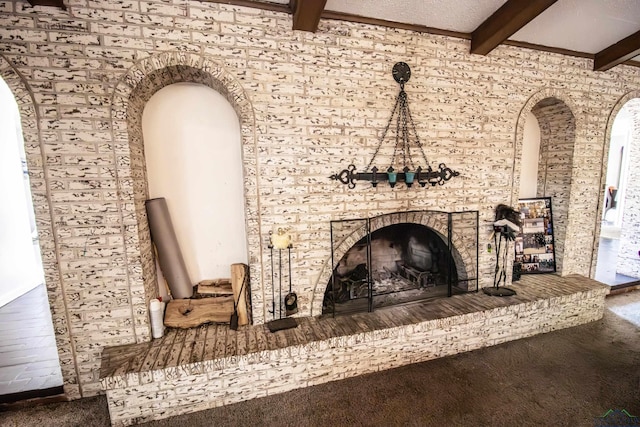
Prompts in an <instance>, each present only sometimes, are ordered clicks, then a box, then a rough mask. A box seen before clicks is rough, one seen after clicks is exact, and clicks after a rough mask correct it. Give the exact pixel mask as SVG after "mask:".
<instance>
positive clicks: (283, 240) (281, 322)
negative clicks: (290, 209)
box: [267, 227, 298, 332]
mask: <svg viewBox="0 0 640 427" xmlns="http://www.w3.org/2000/svg"><path fill="white" fill-rule="evenodd" d="M270 239H271V244H270V245H269V249H270V250H271V311H270V313H271V314H273V320H272V321H271V322H268V323H267V327H268V328H269V330H270V331H271V332H276V331H280V330H283V329H290V328H295V327H297V326H298V323H297V322H296V319H295V318H293V317H282V313H283V310H282V305H283V302H284V308H285V315H286V316H291V315H293V314H295V313H297V312H298V295H296V293H295V292H293V291H292V290H291V249H292V248H293V246H292V244H291V236H290V235H289V234H287V233H286V232H285V230H284V229H283V228H281V227H279V228H278V230H277V231H276V233H271V236H270ZM274 249H276V250H277V251H278V283H279V294H278V296H279V298H278V299H279V301H280V307H279V310H278V313H279V318H278V319H276V295H275V287H276V286H275V285H276V284H275V257H274V253H273V250H274ZM283 250H286V251H287V254H288V267H289V293H288V294H287V295H285V297H284V299H283V298H282V251H283Z"/></svg>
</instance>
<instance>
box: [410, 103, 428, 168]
mask: <svg viewBox="0 0 640 427" xmlns="http://www.w3.org/2000/svg"><path fill="white" fill-rule="evenodd" d="M407 116H409V122H410V123H411V130H413V134H414V135H415V138H416V145H417V146H418V148H419V149H420V153H421V154H422V159H423V160H424V166H425V167H429V161H428V160H427V155H426V154H425V153H424V148H423V147H422V142H420V138H419V137H418V132H417V131H416V125H415V123H414V122H413V117H411V110H409V103H407ZM411 166H413V162H412V164H411Z"/></svg>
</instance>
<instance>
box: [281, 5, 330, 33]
mask: <svg viewBox="0 0 640 427" xmlns="http://www.w3.org/2000/svg"><path fill="white" fill-rule="evenodd" d="M326 4H327V0H291V1H290V2H289V6H290V8H291V11H292V14H293V29H294V30H301V31H310V32H312V33H315V32H316V31H317V30H318V23H319V22H320V16H321V15H322V12H323V11H324V6H325V5H326Z"/></svg>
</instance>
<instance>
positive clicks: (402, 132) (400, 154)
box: [329, 62, 460, 188]
mask: <svg viewBox="0 0 640 427" xmlns="http://www.w3.org/2000/svg"><path fill="white" fill-rule="evenodd" d="M392 74H393V78H394V79H395V81H396V82H398V83H399V84H400V93H398V96H397V97H396V103H395V105H394V107H393V111H392V112H391V117H389V121H388V123H387V125H386V127H385V129H384V131H383V132H382V137H381V138H380V141H379V143H378V146H377V147H376V150H375V153H374V154H373V157H372V159H371V161H370V162H369V164H368V165H367V167H366V168H365V170H364V172H356V167H355V166H354V165H353V164H351V165H349V166H348V167H347V168H346V169H343V170H342V171H340V172H338V173H336V174H333V175H331V176H330V177H329V178H330V179H333V180H336V181H338V182H340V183H342V184H345V185H347V186H348V187H349V188H355V186H356V181H369V182H371V185H372V186H374V187H377V186H378V183H379V182H385V181H387V182H388V183H389V186H391V188H393V187H395V186H396V184H397V183H399V182H404V183H405V185H406V186H407V187H411V186H412V185H413V184H414V183H415V182H417V183H418V184H419V185H420V187H425V186H426V185H427V184H430V185H431V186H435V185H443V184H444V183H445V182H446V181H449V180H450V179H451V178H453V177H454V176H458V175H460V173H459V172H456V171H454V170H452V169H451V168H449V167H447V165H445V164H444V163H440V164H439V165H438V169H432V168H431V166H429V162H428V160H427V156H426V154H425V153H424V149H423V147H422V143H421V142H420V138H419V137H418V134H417V132H416V127H415V125H414V123H413V119H412V117H411V111H410V110H409V103H408V101H407V93H406V92H405V91H404V84H405V83H406V82H407V81H409V78H410V77H411V69H410V68H409V66H408V65H407V64H406V63H404V62H398V63H396V64H395V65H394V66H393V71H392ZM394 118H395V121H396V126H395V129H396V138H395V147H394V150H393V157H392V158H391V164H390V165H389V167H387V168H386V169H385V172H379V171H380V169H378V168H377V167H376V166H374V165H373V164H374V162H375V159H376V156H377V155H378V153H379V152H380V149H381V147H382V144H383V142H384V139H385V137H386V135H387V132H388V131H389V128H390V127H391V124H392V123H393V121H394ZM412 144H413V146H414V147H413V148H414V150H418V151H419V153H420V155H421V157H422V160H423V161H424V164H425V167H426V169H423V168H422V166H417V167H416V165H415V164H414V163H413V157H412V154H411V149H412ZM396 158H398V159H399V158H402V160H403V163H404V164H403V166H404V167H399V168H398V169H394V167H393V165H394V164H395V161H396Z"/></svg>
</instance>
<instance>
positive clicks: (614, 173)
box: [603, 105, 633, 227]
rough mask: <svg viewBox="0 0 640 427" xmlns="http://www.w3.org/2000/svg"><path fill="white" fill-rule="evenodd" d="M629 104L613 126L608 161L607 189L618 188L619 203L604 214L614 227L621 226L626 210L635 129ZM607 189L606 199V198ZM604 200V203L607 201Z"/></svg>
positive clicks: (618, 115)
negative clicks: (630, 146) (631, 145)
mask: <svg viewBox="0 0 640 427" xmlns="http://www.w3.org/2000/svg"><path fill="white" fill-rule="evenodd" d="M626 107H627V105H625V106H623V107H622V109H621V110H620V111H619V112H618V114H617V115H616V118H615V120H614V121H613V126H612V128H611V142H610V144H609V157H608V162H607V182H606V184H605V190H607V189H608V188H609V187H610V186H614V187H617V188H618V194H617V196H616V201H617V205H616V208H615V209H611V210H609V211H608V212H604V210H603V215H604V218H603V219H605V220H607V221H608V224H609V225H611V226H613V227H620V224H621V222H622V213H623V211H624V196H625V192H626V182H627V175H628V174H629V152H628V150H629V144H630V142H631V132H632V130H633V126H632V122H631V114H630V113H629V110H628V108H626ZM606 194H607V193H606V191H605V200H606ZM605 200H603V203H604V202H605Z"/></svg>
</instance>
